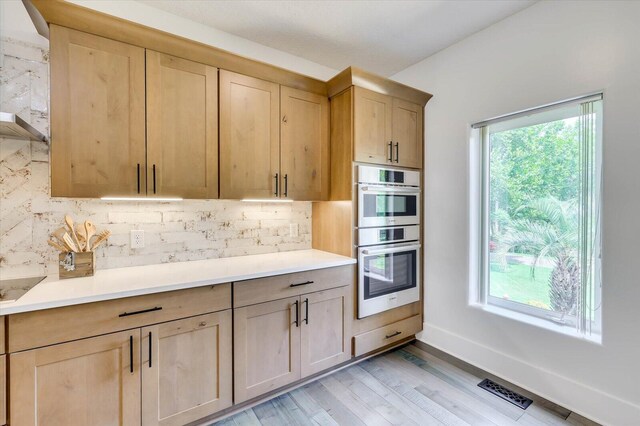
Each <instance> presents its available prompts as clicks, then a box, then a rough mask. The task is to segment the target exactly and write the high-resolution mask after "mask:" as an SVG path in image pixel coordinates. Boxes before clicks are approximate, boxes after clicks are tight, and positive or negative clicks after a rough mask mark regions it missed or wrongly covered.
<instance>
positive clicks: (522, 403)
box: [478, 379, 533, 410]
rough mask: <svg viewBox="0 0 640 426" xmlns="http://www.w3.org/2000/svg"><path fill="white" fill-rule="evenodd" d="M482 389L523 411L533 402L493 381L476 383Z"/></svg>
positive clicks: (487, 380)
mask: <svg viewBox="0 0 640 426" xmlns="http://www.w3.org/2000/svg"><path fill="white" fill-rule="evenodd" d="M478 386H480V387H481V388H482V389H484V390H486V391H488V392H491V393H492V394H494V395H495V396H498V397H500V398H502V399H504V400H505V401H508V402H510V403H512V404H513V405H515V406H516V407H520V408H522V409H523V410H526V409H527V407H529V406H530V405H531V403H533V401H532V400H531V399H529V398H527V397H526V396H522V395H520V394H519V393H517V392H514V391H512V390H511V389H508V388H505V387H504V386H502V385H499V384H498V383H496V382H494V381H493V380H489V379H484V380H483V381H481V382H480V383H478Z"/></svg>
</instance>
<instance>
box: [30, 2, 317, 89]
mask: <svg viewBox="0 0 640 426" xmlns="http://www.w3.org/2000/svg"><path fill="white" fill-rule="evenodd" d="M22 2H23V3H24V5H25V8H26V9H27V12H28V13H29V16H30V17H31V20H32V21H33V23H34V25H35V27H36V30H37V31H38V33H39V34H40V35H42V36H44V37H46V38H49V35H50V34H49V26H50V25H52V24H53V25H59V26H61V27H67V28H70V29H74V30H78V31H83V32H86V33H89V34H93V35H97V36H101V37H105V38H110V39H112V40H116V41H120V42H123V43H127V44H131V45H134V46H138V47H142V48H145V49H150V50H155V51H158V52H161V53H166V54H169V55H174V56H178V57H180V58H183V59H188V60H191V61H195V62H200V63H202V64H205V65H211V66H213V67H216V68H222V69H226V70H229V71H233V72H237V73H239V74H245V75H249V76H252V77H257V78H261V79H264V80H268V81H272V82H274V83H278V84H283V85H285V86H289V87H293V88H295V89H300V90H306V91H308V92H312V93H317V94H320V95H325V96H326V95H327V83H326V82H324V81H322V80H317V79H315V78H312V77H308V76H305V75H302V74H298V73H295V72H293V71H289V70H286V69H284V68H280V67H277V66H274V65H271V64H267V63H264V62H260V61H256V60H253V59H249V58H245V57H243V56H240V55H236V54H234V53H231V52H228V51H226V50H223V49H219V48H217V47H213V46H210V45H208V44H204V43H200V42H197V41H194V40H190V39H187V38H184V37H181V36H178V35H175V34H171V33H167V32H165V31H161V30H158V29H155V28H151V27H147V26H145V25H141V24H138V23H136V22H132V21H128V20H126V19H122V18H118V17H115V16H112V15H108V14H106V13H102V12H98V11H95V10H92V9H89V8H86V7H83V6H79V5H76V4H73V3H69V2H67V1H64V0H22Z"/></svg>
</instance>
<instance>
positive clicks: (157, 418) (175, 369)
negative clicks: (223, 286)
mask: <svg viewBox="0 0 640 426" xmlns="http://www.w3.org/2000/svg"><path fill="white" fill-rule="evenodd" d="M231 345H232V342H231V310H230V309H229V310H226V311H222V312H216V313H213V314H207V315H201V316H197V317H192V318H186V319H183V320H177V321H171V322H166V323H162V324H157V325H153V326H150V327H145V328H143V329H142V353H143V356H142V359H143V362H142V366H141V369H142V424H143V425H145V426H147V425H162V426H173V425H175V426H180V425H184V424H187V423H189V422H192V421H195V420H198V419H200V418H203V417H206V416H208V415H210V414H212V413H215V412H216V411H219V410H222V409H224V408H227V407H230V406H231V404H232V393H231V387H232V383H231V379H232V373H231V365H232V364H231V355H232V351H231Z"/></svg>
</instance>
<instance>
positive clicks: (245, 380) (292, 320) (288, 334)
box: [233, 297, 300, 404]
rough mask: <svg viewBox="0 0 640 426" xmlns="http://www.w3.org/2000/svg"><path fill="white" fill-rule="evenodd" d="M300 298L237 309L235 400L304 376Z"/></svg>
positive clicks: (234, 340)
mask: <svg viewBox="0 0 640 426" xmlns="http://www.w3.org/2000/svg"><path fill="white" fill-rule="evenodd" d="M299 305H300V300H299V298H298V297H290V298H288V299H280V300H276V301H273V302H267V303H259V304H257V305H250V306H245V307H242V308H236V309H234V324H233V325H234V329H233V333H234V339H233V345H234V363H235V364H234V379H235V380H234V394H235V399H234V402H235V403H236V404H237V403H239V402H243V401H246V400H248V399H251V398H253V397H256V396H258V395H262V394H264V393H266V392H269V391H271V390H273V389H277V388H279V387H281V386H284V385H287V384H289V383H292V382H295V381H296V380H298V379H300V327H299V325H300V322H299V318H298V316H299Z"/></svg>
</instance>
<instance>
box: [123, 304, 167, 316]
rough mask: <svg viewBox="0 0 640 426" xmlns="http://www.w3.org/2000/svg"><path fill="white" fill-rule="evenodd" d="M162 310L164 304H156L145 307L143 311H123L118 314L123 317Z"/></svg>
mask: <svg viewBox="0 0 640 426" xmlns="http://www.w3.org/2000/svg"><path fill="white" fill-rule="evenodd" d="M161 310H162V306H156V307H155V308H149V309H143V310H141V311H134V312H123V313H121V314H120V315H118V316H119V317H120V318H122V317H128V316H131V315H138V314H146V313H147V312H154V311H161Z"/></svg>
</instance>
